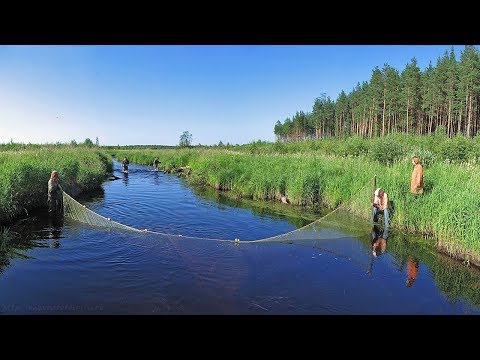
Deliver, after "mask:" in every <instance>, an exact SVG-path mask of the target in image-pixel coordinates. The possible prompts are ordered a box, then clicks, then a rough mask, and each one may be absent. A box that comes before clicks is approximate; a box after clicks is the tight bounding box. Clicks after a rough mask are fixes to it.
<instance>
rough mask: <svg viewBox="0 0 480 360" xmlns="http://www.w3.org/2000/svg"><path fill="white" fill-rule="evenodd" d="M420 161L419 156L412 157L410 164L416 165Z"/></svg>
mask: <svg viewBox="0 0 480 360" xmlns="http://www.w3.org/2000/svg"><path fill="white" fill-rule="evenodd" d="M419 162H420V158H419V157H418V156H414V157H412V164H413V165H417V164H418V163H419Z"/></svg>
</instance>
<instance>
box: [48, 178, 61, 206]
mask: <svg viewBox="0 0 480 360" xmlns="http://www.w3.org/2000/svg"><path fill="white" fill-rule="evenodd" d="M62 193H63V189H62V186H61V185H60V181H59V179H58V172H57V171H55V170H53V171H52V173H51V175H50V180H48V199H47V203H48V212H49V213H50V214H51V215H61V214H62V212H63V194H62Z"/></svg>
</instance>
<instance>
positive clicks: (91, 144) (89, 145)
mask: <svg viewBox="0 0 480 360" xmlns="http://www.w3.org/2000/svg"><path fill="white" fill-rule="evenodd" d="M83 145H85V146H88V147H92V146H93V141H92V140H90V138H86V139H85V141H84V142H83Z"/></svg>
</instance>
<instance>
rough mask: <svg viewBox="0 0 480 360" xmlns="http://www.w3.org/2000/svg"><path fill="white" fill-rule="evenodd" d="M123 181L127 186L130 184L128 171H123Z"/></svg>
mask: <svg viewBox="0 0 480 360" xmlns="http://www.w3.org/2000/svg"><path fill="white" fill-rule="evenodd" d="M122 181H123V183H124V184H125V186H127V185H128V173H125V172H124V173H123V179H122Z"/></svg>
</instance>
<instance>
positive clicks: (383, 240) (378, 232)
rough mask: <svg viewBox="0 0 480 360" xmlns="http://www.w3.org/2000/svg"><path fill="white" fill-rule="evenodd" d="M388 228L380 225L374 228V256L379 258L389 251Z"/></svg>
mask: <svg viewBox="0 0 480 360" xmlns="http://www.w3.org/2000/svg"><path fill="white" fill-rule="evenodd" d="M387 237H388V226H386V227H385V228H384V229H383V232H382V229H381V228H380V226H378V225H374V226H373V230H372V255H373V256H374V257H378V256H380V255H382V254H383V253H384V252H385V250H387Z"/></svg>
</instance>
